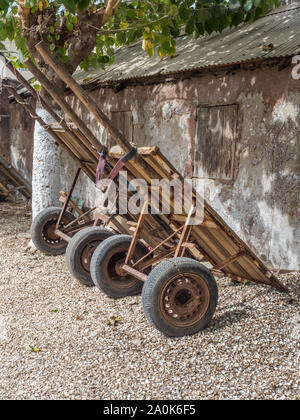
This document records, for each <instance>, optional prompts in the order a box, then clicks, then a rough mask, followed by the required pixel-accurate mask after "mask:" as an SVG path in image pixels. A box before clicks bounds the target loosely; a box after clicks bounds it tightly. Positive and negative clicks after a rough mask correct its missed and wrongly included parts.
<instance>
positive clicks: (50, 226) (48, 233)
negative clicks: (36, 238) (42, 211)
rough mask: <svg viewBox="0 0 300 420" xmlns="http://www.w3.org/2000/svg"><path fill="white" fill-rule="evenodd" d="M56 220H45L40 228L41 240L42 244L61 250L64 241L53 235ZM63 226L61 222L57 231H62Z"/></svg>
mask: <svg viewBox="0 0 300 420" xmlns="http://www.w3.org/2000/svg"><path fill="white" fill-rule="evenodd" d="M56 223H57V218H52V219H49V220H47V221H46V222H45V223H44V225H43V228H42V238H43V240H44V242H46V244H47V245H48V246H50V247H51V248H62V247H64V246H65V241H64V240H63V239H62V238H60V237H59V236H57V235H56V234H55V230H56ZM64 226H65V223H64V221H61V223H60V225H59V229H60V230H62V229H63V228H64Z"/></svg>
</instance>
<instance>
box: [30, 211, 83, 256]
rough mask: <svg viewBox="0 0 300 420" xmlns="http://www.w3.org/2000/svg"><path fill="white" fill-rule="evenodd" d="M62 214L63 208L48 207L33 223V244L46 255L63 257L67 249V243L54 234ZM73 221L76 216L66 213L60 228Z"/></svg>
mask: <svg viewBox="0 0 300 420" xmlns="http://www.w3.org/2000/svg"><path fill="white" fill-rule="evenodd" d="M60 212H61V208H59V207H48V208H46V209H44V210H42V211H41V212H40V213H39V214H38V215H37V216H36V217H35V218H34V220H33V221H32V225H31V229H30V234H31V239H32V242H33V243H34V245H35V246H36V247H37V249H39V250H40V251H41V252H43V253H44V254H46V255H61V254H64V253H65V251H66V248H67V242H65V241H64V240H63V239H61V238H60V237H59V236H57V235H55V233H54V231H55V226H56V223H57V220H58V217H59V214H60ZM73 220H75V216H73V214H72V213H70V212H68V211H66V212H65V214H64V217H63V218H62V221H61V224H60V226H61V227H63V226H65V225H67V224H68V223H70V222H72V221H73Z"/></svg>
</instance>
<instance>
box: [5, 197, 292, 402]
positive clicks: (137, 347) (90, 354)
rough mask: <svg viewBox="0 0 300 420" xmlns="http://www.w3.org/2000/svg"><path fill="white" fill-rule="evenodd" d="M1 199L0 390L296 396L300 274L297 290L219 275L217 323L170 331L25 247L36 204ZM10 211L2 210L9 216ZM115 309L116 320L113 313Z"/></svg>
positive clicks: (132, 300) (107, 395) (55, 394)
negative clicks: (184, 332)
mask: <svg viewBox="0 0 300 420" xmlns="http://www.w3.org/2000/svg"><path fill="white" fill-rule="evenodd" d="M8 207H11V205H9V206H8V205H7V204H0V366H1V370H0V398H1V399H170V400H172V399H177V398H178V399H186V400H188V399H298V398H299V397H300V392H299V380H300V370H299V368H300V311H299V295H300V276H299V275H295V274H289V275H285V276H281V279H282V281H283V282H284V283H285V284H286V285H288V287H289V288H290V290H291V294H290V295H285V294H281V293H278V292H277V291H275V290H273V289H271V288H268V287H264V286H257V285H251V284H247V285H244V284H241V285H235V284H233V283H232V282H231V281H228V280H226V279H223V280H221V281H220V282H219V285H220V298H219V305H218V309H217V312H216V314H215V317H214V319H213V321H212V323H211V326H210V327H209V328H208V329H207V330H205V331H203V332H201V333H199V334H197V335H195V336H192V337H185V338H180V339H170V338H166V337H164V336H163V335H161V334H160V333H159V332H158V331H156V330H155V329H154V328H152V327H151V326H150V325H149V324H148V322H147V321H146V320H145V318H144V315H143V311H142V307H141V298H140V297H129V298H126V299H122V300H119V301H113V300H111V299H109V298H108V297H106V296H104V295H103V294H101V293H100V292H99V291H98V290H96V289H95V288H94V289H92V288H86V287H84V286H82V285H80V284H79V283H78V282H76V281H75V280H74V279H73V278H72V277H71V276H70V275H69V273H68V271H67V269H66V266H65V261H64V257H56V258H54V257H46V256H44V255H42V254H40V253H35V254H30V253H29V252H28V251H26V245H27V243H28V241H29V233H28V232H29V227H30V222H31V218H30V212H28V211H27V213H26V214H25V215H24V210H22V209H21V208H18V207H16V208H15V209H14V211H10V210H9V208H8ZM4 215H5V219H4ZM114 317H116V318H117V320H120V321H119V322H115V323H116V325H115V326H113V325H108V324H114V322H109V321H110V320H113V319H115V318H114Z"/></svg>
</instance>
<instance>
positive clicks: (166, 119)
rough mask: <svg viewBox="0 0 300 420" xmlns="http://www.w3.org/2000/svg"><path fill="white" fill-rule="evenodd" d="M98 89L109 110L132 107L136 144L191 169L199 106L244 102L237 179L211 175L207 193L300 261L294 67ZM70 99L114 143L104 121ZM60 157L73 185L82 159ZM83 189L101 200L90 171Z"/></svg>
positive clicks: (271, 250)
mask: <svg viewBox="0 0 300 420" xmlns="http://www.w3.org/2000/svg"><path fill="white" fill-rule="evenodd" d="M92 95H93V97H94V98H95V99H96V100H97V101H98V103H99V104H101V106H102V107H104V109H105V111H106V112H107V113H109V112H114V111H130V110H131V111H132V114H133V138H134V142H135V143H136V145H137V146H143V145H147V146H150V145H157V146H159V147H160V149H161V151H162V152H163V153H164V154H165V155H166V156H167V157H168V159H169V160H170V161H171V162H172V163H173V164H174V166H175V167H176V168H177V169H178V170H179V171H180V172H181V173H182V174H183V175H185V176H191V175H192V174H193V161H194V147H195V141H196V138H195V137H196V124H197V121H196V115H197V113H196V111H197V107H198V106H199V105H213V106H215V105H222V104H235V103H237V104H239V111H238V121H237V136H236V150H235V163H234V177H233V180H232V181H220V180H210V181H209V182H208V184H209V191H210V195H209V196H208V197H207V198H209V200H210V202H211V204H212V205H213V207H214V208H215V209H216V210H217V211H218V212H220V214H221V215H222V216H223V218H224V219H225V220H226V222H227V223H228V224H229V225H230V226H232V227H233V228H234V229H235V230H236V231H237V233H238V234H239V235H241V237H242V238H243V239H244V240H245V241H246V242H247V243H248V244H249V245H250V246H251V247H252V248H253V249H254V250H255V251H256V252H257V253H258V254H259V255H260V256H261V257H263V258H264V259H265V260H266V261H268V262H269V263H271V264H272V265H273V266H275V267H281V268H285V269H299V267H300V252H299V251H300V205H299V193H300V182H299V178H300V148H299V124H300V117H299V108H300V83H299V81H298V82H297V81H295V80H293V79H292V77H291V68H289V67H288V68H286V69H284V70H282V71H278V70H277V67H274V68H265V69H256V70H252V71H250V70H247V71H246V70H239V71H236V72H235V73H231V74H226V75H222V76H213V75H206V76H202V77H194V78H191V79H188V80H183V81H177V82H174V83H173V82H168V83H161V84H156V85H148V86H131V87H130V86H129V87H127V88H125V89H123V90H121V91H119V92H118V93H116V92H115V91H114V90H113V89H110V88H107V89H98V90H95V91H93V92H92ZM70 100H71V102H72V103H73V105H74V107H75V109H77V111H78V112H79V113H81V114H82V115H83V117H84V119H85V120H86V121H87V122H89V125H90V127H91V128H92V130H93V131H94V133H95V134H96V135H97V136H98V138H99V139H100V140H101V142H102V143H104V144H106V143H107V136H106V133H105V132H104V131H103V129H102V127H101V126H100V125H98V124H97V123H96V122H95V121H94V120H93V118H92V117H91V116H90V115H88V113H87V112H86V110H84V109H83V108H82V106H80V104H79V103H78V101H76V100H74V98H73V99H71V98H70ZM59 162H60V163H59ZM59 162H58V163H59V166H60V175H59V177H58V178H57V179H59V180H60V181H59V182H60V183H61V185H60V188H67V187H68V186H69V185H70V182H71V175H72V176H73V175H74V173H75V166H74V165H73V163H72V162H70V159H69V158H67V157H65V156H63V158H60V159H59ZM75 195H76V196H78V197H81V198H83V199H85V200H86V204H87V205H89V204H90V205H92V204H93V202H94V199H95V196H96V190H95V188H94V187H93V186H92V183H91V182H90V181H88V182H87V179H86V177H85V176H84V175H82V177H81V180H80V182H79V184H78V188H77V190H75Z"/></svg>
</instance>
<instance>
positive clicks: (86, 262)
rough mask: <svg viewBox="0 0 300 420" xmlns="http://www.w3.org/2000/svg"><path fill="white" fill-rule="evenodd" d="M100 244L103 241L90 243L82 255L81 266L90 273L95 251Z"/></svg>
mask: <svg viewBox="0 0 300 420" xmlns="http://www.w3.org/2000/svg"><path fill="white" fill-rule="evenodd" d="M100 243H101V241H91V242H89V243H88V244H87V245H86V246H85V247H84V249H83V251H82V253H81V258H80V263H81V266H82V268H83V269H84V270H85V271H87V272H88V273H89V272H90V265H91V259H92V257H93V254H94V251H95V249H96V248H97V246H98V245H99V244H100Z"/></svg>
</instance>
